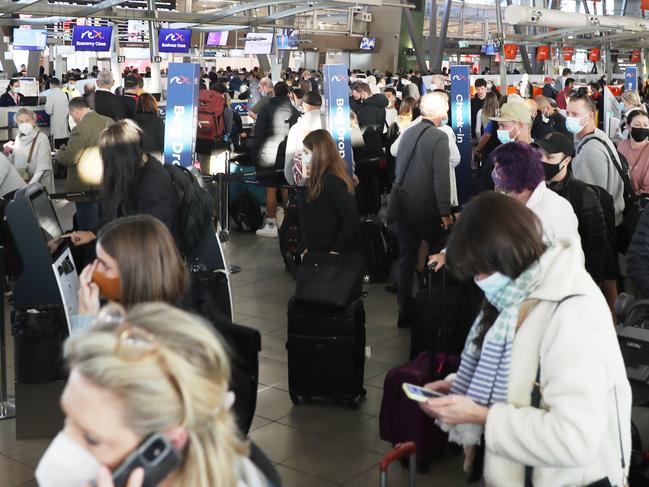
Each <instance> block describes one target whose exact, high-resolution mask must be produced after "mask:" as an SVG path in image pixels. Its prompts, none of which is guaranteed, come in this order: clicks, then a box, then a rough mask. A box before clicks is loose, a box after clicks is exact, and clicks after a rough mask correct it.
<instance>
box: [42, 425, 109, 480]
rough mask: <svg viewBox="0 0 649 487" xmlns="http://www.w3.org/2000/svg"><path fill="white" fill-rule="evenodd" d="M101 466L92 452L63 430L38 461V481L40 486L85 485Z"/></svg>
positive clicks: (94, 477)
mask: <svg viewBox="0 0 649 487" xmlns="http://www.w3.org/2000/svg"><path fill="white" fill-rule="evenodd" d="M100 468H101V464H100V463H99V462H98V461H97V459H96V458H95V457H94V455H93V454H92V453H90V452H89V451H88V450H86V449H85V448H83V447H82V446H81V445H79V444H78V443H76V442H75V441H74V440H72V438H70V437H69V436H68V435H66V434H65V433H63V432H62V431H61V432H60V433H59V434H58V435H57V436H56V438H54V441H53V442H52V443H51V444H50V446H49V447H48V449H47V451H46V452H45V454H44V455H43V458H41V461H40V462H39V463H38V467H36V481H37V482H38V485H39V486H40V487H83V486H84V485H85V484H86V482H88V481H90V480H95V479H96V478H97V475H98V474H99V469H100Z"/></svg>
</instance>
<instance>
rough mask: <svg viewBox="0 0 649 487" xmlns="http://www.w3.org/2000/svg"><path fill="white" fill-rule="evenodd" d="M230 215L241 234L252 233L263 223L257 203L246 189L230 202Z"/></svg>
mask: <svg viewBox="0 0 649 487" xmlns="http://www.w3.org/2000/svg"><path fill="white" fill-rule="evenodd" d="M230 214H231V215H232V219H233V220H234V222H235V223H236V224H237V225H238V226H239V228H240V229H241V231H243V232H254V231H255V230H257V229H259V228H261V226H262V225H263V223H264V217H263V216H262V214H261V206H260V205H259V201H257V198H255V196H254V195H253V194H252V193H251V192H250V191H248V190H247V189H244V190H243V191H241V193H239V196H237V199H236V200H234V201H233V202H232V205H231V206H230Z"/></svg>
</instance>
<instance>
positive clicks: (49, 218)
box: [30, 191, 63, 243]
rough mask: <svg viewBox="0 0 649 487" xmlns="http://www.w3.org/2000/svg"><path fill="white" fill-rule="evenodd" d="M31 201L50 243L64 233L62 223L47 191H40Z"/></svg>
mask: <svg viewBox="0 0 649 487" xmlns="http://www.w3.org/2000/svg"><path fill="white" fill-rule="evenodd" d="M30 201H31V204H32V209H33V210H34V214H35V215H36V219H37V220H38V224H39V226H40V227H41V230H42V231H43V237H45V240H46V241H47V242H48V243H49V242H51V241H53V240H56V239H58V238H59V237H60V236H61V235H63V230H62V229H61V224H60V223H59V219H58V217H57V216H56V212H55V211H54V207H53V206H52V202H51V201H50V199H49V197H48V196H47V192H46V191H40V192H38V193H37V194H36V196H35V197H32V198H30Z"/></svg>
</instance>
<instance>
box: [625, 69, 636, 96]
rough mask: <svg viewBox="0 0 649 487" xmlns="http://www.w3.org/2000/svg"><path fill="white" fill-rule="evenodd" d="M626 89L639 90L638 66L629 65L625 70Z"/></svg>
mask: <svg viewBox="0 0 649 487" xmlns="http://www.w3.org/2000/svg"><path fill="white" fill-rule="evenodd" d="M624 89H625V90H633V91H637V89H638V68H637V67H636V66H629V67H627V68H626V71H625V72H624Z"/></svg>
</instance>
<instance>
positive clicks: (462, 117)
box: [451, 66, 472, 206]
mask: <svg viewBox="0 0 649 487" xmlns="http://www.w3.org/2000/svg"><path fill="white" fill-rule="evenodd" d="M469 84H470V79H469V66H451V120H452V121H453V123H452V125H453V132H455V141H456V142H457V147H458V149H460V156H461V160H460V164H459V165H458V166H457V167H456V168H455V179H456V181H457V195H458V200H459V203H460V206H462V205H463V204H464V203H466V202H467V201H469V199H470V198H471V185H472V181H471V97H470V95H469Z"/></svg>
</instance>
